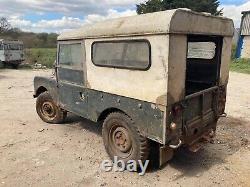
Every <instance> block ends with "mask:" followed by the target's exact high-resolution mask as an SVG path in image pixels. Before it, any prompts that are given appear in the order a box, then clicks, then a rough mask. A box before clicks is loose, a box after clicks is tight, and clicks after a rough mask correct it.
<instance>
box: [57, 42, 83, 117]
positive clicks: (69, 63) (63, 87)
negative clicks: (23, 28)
mask: <svg viewBox="0 0 250 187" xmlns="http://www.w3.org/2000/svg"><path fill="white" fill-rule="evenodd" d="M58 51H59V53H58V60H57V80H58V88H59V100H60V105H61V107H62V108H63V109H65V110H67V111H69V112H73V113H75V114H78V115H80V116H83V117H85V116H84V115H83V114H84V113H85V114H86V113H87V111H86V110H87V97H86V89H84V88H85V79H84V77H85V76H84V74H85V71H84V69H85V68H84V67H85V62H86V61H85V47H84V42H82V41H74V42H60V43H59V44H58Z"/></svg>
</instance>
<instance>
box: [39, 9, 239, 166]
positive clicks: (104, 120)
mask: <svg viewBox="0 0 250 187" xmlns="http://www.w3.org/2000/svg"><path fill="white" fill-rule="evenodd" d="M233 32H234V26H233V22H232V20H230V19H227V18H224V17H216V16H211V15H209V14H206V13H196V12H192V11H190V10H186V9H176V10H169V11H162V12H157V13H150V14H145V15H138V16H132V17H127V18H119V19H114V20H108V21H104V22H100V23H96V24H93V25H87V26H84V27H83V28H81V29H78V30H74V31H71V32H68V33H64V34H61V35H60V36H59V37H58V55H57V60H56V67H55V69H56V76H55V78H54V79H51V78H46V77H35V79H34V87H35V93H34V97H36V98H37V103H36V110H37V113H38V115H39V116H40V118H41V119H42V120H43V121H45V122H47V123H62V122H63V120H64V119H65V117H66V115H67V112H71V113H74V114H76V115H79V116H81V117H83V118H87V119H89V120H92V121H94V122H100V124H102V125H103V126H102V136H103V141H104V145H105V148H106V151H107V153H108V154H109V156H110V157H111V158H114V156H118V158H119V159H121V160H123V161H125V162H126V161H128V160H136V161H137V160H142V161H145V160H146V159H148V155H149V152H150V148H151V147H150V143H151V142H156V145H159V149H158V150H159V156H160V159H159V160H160V165H162V164H163V163H165V162H166V161H167V160H169V159H170V158H171V156H172V155H173V150H175V149H177V148H179V147H180V146H186V147H189V148H190V150H193V151H196V150H197V149H198V148H199V147H200V144H201V142H203V140H209V139H210V138H212V137H214V135H215V131H216V125H217V121H218V119H219V117H220V116H222V115H224V110H225V103H226V89H227V83H228V78H229V63H230V56H231V42H232V37H233Z"/></svg>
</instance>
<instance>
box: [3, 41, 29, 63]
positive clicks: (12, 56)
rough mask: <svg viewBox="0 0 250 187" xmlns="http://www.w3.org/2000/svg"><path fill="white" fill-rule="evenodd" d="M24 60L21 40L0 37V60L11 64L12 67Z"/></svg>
mask: <svg viewBox="0 0 250 187" xmlns="http://www.w3.org/2000/svg"><path fill="white" fill-rule="evenodd" d="M23 61H24V50H23V42H22V41H15V40H12V41H11V40H3V39H0V62H1V63H2V64H3V65H4V66H5V65H11V66H12V67H13V68H18V66H19V65H20V64H21V63H22V62H23Z"/></svg>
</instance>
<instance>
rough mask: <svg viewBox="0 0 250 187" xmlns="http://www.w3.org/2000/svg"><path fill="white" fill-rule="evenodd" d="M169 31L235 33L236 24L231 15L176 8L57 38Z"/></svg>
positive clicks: (105, 22) (105, 23) (109, 22)
mask: <svg viewBox="0 0 250 187" xmlns="http://www.w3.org/2000/svg"><path fill="white" fill-rule="evenodd" d="M169 33H176V34H209V35H222V36H233V33H234V26H233V21H232V20H231V19H228V18H224V17H216V16H211V15H210V14H207V13H197V12H193V11H191V10H188V9H175V10H168V11H161V12H155V13H149V14H143V15H137V16H130V17H123V18H118V19H113V20H107V21H103V22H99V23H96V24H93V25H86V26H84V27H82V28H80V29H77V30H73V31H71V32H66V33H63V34H61V35H60V36H59V37H58V40H71V39H84V38H102V37H114V36H131V35H135V36H138V35H145V34H169Z"/></svg>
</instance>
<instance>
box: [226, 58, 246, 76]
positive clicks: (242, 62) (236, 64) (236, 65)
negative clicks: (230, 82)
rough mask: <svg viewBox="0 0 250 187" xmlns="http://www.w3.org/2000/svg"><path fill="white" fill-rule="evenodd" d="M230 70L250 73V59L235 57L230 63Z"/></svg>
mask: <svg viewBox="0 0 250 187" xmlns="http://www.w3.org/2000/svg"><path fill="white" fill-rule="evenodd" d="M230 70H231V71H236V72H239V73H247V74H250V59H235V60H233V61H232V63H231V64H230Z"/></svg>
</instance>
